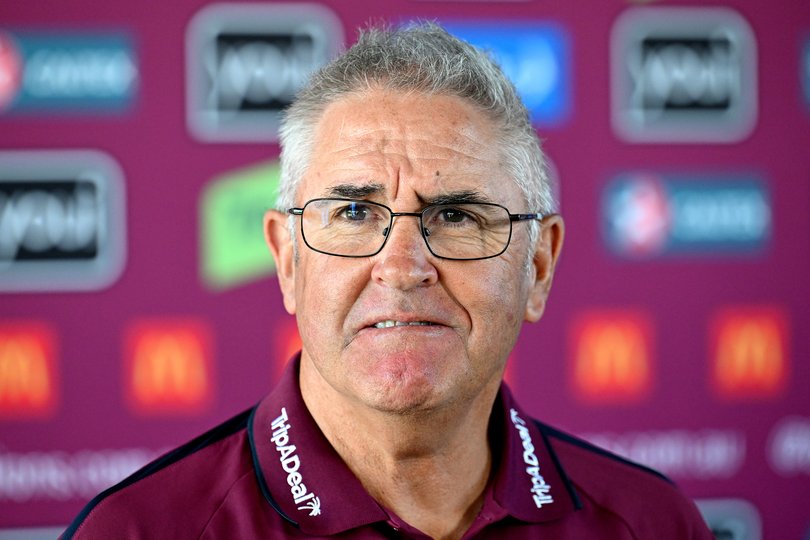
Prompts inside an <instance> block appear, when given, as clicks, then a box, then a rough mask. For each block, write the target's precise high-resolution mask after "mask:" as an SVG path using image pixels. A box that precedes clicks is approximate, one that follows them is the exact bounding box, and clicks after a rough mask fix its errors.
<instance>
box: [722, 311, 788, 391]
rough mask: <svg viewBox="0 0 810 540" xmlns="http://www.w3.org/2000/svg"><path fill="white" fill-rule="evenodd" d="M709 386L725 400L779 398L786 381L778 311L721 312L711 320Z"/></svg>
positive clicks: (784, 329) (784, 326)
mask: <svg viewBox="0 0 810 540" xmlns="http://www.w3.org/2000/svg"><path fill="white" fill-rule="evenodd" d="M711 328H712V336H713V339H712V349H713V350H712V356H711V357H712V359H713V363H712V383H713V386H714V389H715V392H716V393H717V395H719V396H720V397H722V398H725V399H760V398H772V397H775V396H778V395H780V394H781V393H782V392H783V391H784V388H785V384H786V383H787V379H788V357H789V356H788V323H787V316H786V315H785V313H784V312H783V311H782V310H780V309H778V308H768V307H763V308H738V309H725V310H722V311H720V312H718V313H717V314H716V316H715V317H714V319H713V321H712V327H711Z"/></svg>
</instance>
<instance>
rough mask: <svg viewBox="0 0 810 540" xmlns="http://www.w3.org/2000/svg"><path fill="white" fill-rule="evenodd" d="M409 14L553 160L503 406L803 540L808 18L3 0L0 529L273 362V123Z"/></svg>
mask: <svg viewBox="0 0 810 540" xmlns="http://www.w3.org/2000/svg"><path fill="white" fill-rule="evenodd" d="M412 18H428V19H436V20H438V21H440V22H441V23H443V24H445V25H446V26H447V28H448V29H450V30H451V31H452V32H453V33H455V34H457V35H459V36H461V37H463V38H465V39H467V40H470V41H471V42H473V43H475V44H476V45H479V46H481V47H484V48H486V49H488V50H489V51H491V53H492V54H493V55H494V56H495V58H497V60H498V61H499V62H500V63H501V65H502V66H503V68H504V70H505V71H506V73H507V74H508V76H509V77H511V78H512V80H513V81H514V82H515V84H516V86H517V88H518V91H519V92H520V93H521V94H522V96H523V98H524V100H525V102H526V104H527V106H528V108H529V110H530V113H531V116H532V121H533V122H534V124H535V126H536V127H537V130H538V132H539V133H540V135H541V137H542V139H543V141H544V146H545V149H546V151H547V153H548V155H549V157H550V159H551V167H552V171H553V175H554V178H555V182H557V187H556V189H557V193H558V196H559V198H560V200H561V203H562V213H563V215H564V217H565V220H566V224H567V234H566V245H565V249H564V252H563V255H562V261H561V263H560V266H559V270H558V274H557V276H556V279H555V284H554V289H553V291H552V294H551V298H550V303H549V307H548V310H547V313H546V315H545V317H544V318H543V320H542V321H541V322H540V323H539V324H536V325H527V326H526V327H525V328H524V330H523V333H522V335H521V337H520V340H519V342H518V345H517V348H516V349H515V351H514V353H513V354H512V357H511V359H510V362H509V367H508V371H507V375H506V377H507V380H508V381H509V382H510V384H511V385H512V387H513V389H514V391H515V393H516V394H517V396H518V397H519V398H520V400H521V401H522V402H523V403H524V404H525V406H526V407H527V409H528V410H529V411H531V413H533V414H534V415H536V416H538V417H540V418H543V419H544V420H546V421H548V422H550V423H553V424H556V425H558V426H560V427H562V428H563V429H566V430H569V431H571V432H573V433H575V434H577V435H580V436H582V437H585V438H586V439H589V440H591V441H594V442H596V443H598V444H601V445H604V446H605V447H607V448H608V449H611V450H613V451H615V452H617V453H619V454H621V455H624V456H627V457H629V458H631V459H634V460H638V461H640V462H642V463H645V464H648V465H650V466H652V467H655V468H657V469H659V470H661V471H662V472H664V473H666V474H667V475H669V476H670V477H671V478H672V479H674V480H675V481H676V482H677V483H678V484H679V485H680V486H682V488H683V490H684V491H685V492H686V493H687V494H688V495H689V496H691V497H693V498H695V499H697V500H698V501H699V503H700V507H701V510H702V511H703V513H704V515H705V517H706V519H707V520H708V521H709V523H710V524H711V526H712V528H713V529H714V531H715V533H716V535H717V537H718V538H723V539H733V540H738V539H757V538H768V539H779V540H782V539H806V538H810V398H808V390H807V389H808V387H810V363H808V358H807V355H808V351H810V346H808V345H809V343H808V341H809V340H810V333H808V332H806V331H803V330H802V329H803V328H807V327H808V325H810V309H808V308H807V304H808V300H810V295H808V285H807V284H806V280H807V278H808V275H810V234H808V230H810V211H808V210H810V4H808V2H807V1H806V0H782V1H775V2H762V1H757V0H727V1H718V2H717V3H715V4H711V5H707V4H705V3H703V2H688V1H684V2H677V3H675V2H654V1H651V2H641V1H639V2H628V1H622V0H579V1H576V2H571V1H567V0H526V1H512V2H497V1H484V0H481V1H453V2H451V1H415V0H388V1H386V2H376V3H371V2H340V1H338V0H324V1H322V2H313V3H297V2H288V3H279V2H251V3H239V2H234V3H231V2H229V3H206V2H203V1H201V0H176V1H174V2H160V3H159V2H129V1H125V0H109V1H107V2H95V1H92V0H72V1H71V2H59V1H55V0H39V1H37V2H15V1H7V2H3V3H2V4H0V529H4V530H5V533H4V534H6V535H11V534H18V535H21V536H22V537H29V538H30V537H34V536H36V535H37V534H42V535H46V536H47V535H53V534H54V533H55V532H58V531H59V530H61V528H63V527H64V526H65V525H66V524H67V523H68V522H69V521H70V519H71V518H72V516H73V515H75V514H76V513H77V512H78V511H79V509H80V508H81V507H82V505H83V504H84V503H85V502H87V501H88V500H89V498H90V497H91V496H93V495H94V494H95V493H97V492H99V491H100V490H102V489H104V488H105V487H107V486H109V485H110V484H112V483H114V482H116V481H118V480H119V479H121V478H122V477H124V476H125V475H127V474H128V473H130V472H132V471H133V470H134V469H135V468H137V467H139V466H140V465H142V464H144V463H146V462H147V461H148V460H150V459H152V458H154V457H155V456H157V455H159V454H160V453H161V452H164V451H166V450H167V449H169V448H171V447H173V446H175V445H178V444H180V443H182V442H184V441H186V440H188V439H189V438H191V437H192V436H194V435H195V434H198V433H200V432H201V431H203V430H204V429H206V428H208V427H210V426H213V425H214V424H216V423H219V422H220V421H222V420H224V419H226V418H228V417H230V416H231V415H233V414H235V413H237V412H239V411H241V410H243V409H245V408H247V407H249V406H251V405H252V404H254V403H255V402H257V401H258V400H259V399H260V398H261V397H262V396H263V395H264V394H265V392H267V391H268V389H270V388H271V387H272V385H273V383H274V381H275V380H277V378H278V377H279V373H280V371H281V370H282V367H283V365H284V364H285V362H286V361H287V359H288V358H289V357H290V355H291V354H293V353H294V352H295V351H296V350H297V349H298V347H299V339H298V336H297V333H296V328H295V324H294V320H293V319H292V318H291V317H290V316H288V315H287V314H286V313H285V312H284V310H283V307H282V303H281V298H280V294H279V291H278V285H277V282H276V279H275V277H274V272H273V262H272V260H271V258H270V256H269V254H268V253H267V251H266V249H265V247H264V245H263V241H262V230H261V217H262V214H263V212H264V211H265V210H266V209H267V208H268V207H271V206H272V205H273V204H274V200H275V196H276V186H277V183H278V161H277V160H278V151H279V150H278V144H277V126H278V121H279V114H280V111H281V110H282V109H283V108H284V107H285V106H286V105H287V104H288V103H289V102H290V100H291V99H292V97H293V95H294V94H295V92H296V90H297V89H298V88H299V87H300V86H301V84H302V82H303V81H304V80H305V78H306V77H307V74H309V73H310V72H311V71H312V70H314V69H317V68H318V66H320V65H322V64H323V63H324V62H326V61H327V60H328V59H329V58H330V57H332V56H333V55H335V54H336V53H337V52H338V51H340V50H341V49H342V48H344V47H345V46H346V45H347V44H350V43H352V42H353V41H354V40H355V39H356V28H357V27H358V26H360V25H362V24H364V23H366V22H367V21H369V20H372V19H373V20H387V21H390V22H391V23H392V24H402V23H403V22H404V21H406V20H408V19H412ZM527 210H531V209H527ZM19 529H24V530H22V531H20V530H19ZM12 531H13V532H12ZM9 537H10V536H9Z"/></svg>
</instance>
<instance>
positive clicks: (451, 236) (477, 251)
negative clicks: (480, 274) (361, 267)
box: [301, 199, 512, 259]
mask: <svg viewBox="0 0 810 540" xmlns="http://www.w3.org/2000/svg"><path fill="white" fill-rule="evenodd" d="M397 217H402V216H397ZM301 218H302V219H301V227H302V232H303V235H304V241H305V242H306V243H307V245H308V246H309V247H311V248H312V249H314V250H316V251H320V252H323V253H328V254H331V255H341V256H348V257H365V256H370V255H374V254H376V253H377V252H378V251H380V249H382V247H383V245H384V244H385V241H386V238H387V236H388V234H389V232H390V228H391V226H392V224H393V216H392V213H391V210H389V209H388V208H387V207H385V206H383V205H380V204H377V203H372V202H368V201H353V200H342V199H314V200H311V201H309V202H308V203H307V204H306V205H305V206H304V210H303V214H302V216H301ZM421 225H422V233H423V234H422V236H423V237H424V239H425V241H426V242H427V245H428V248H429V249H430V251H431V252H432V253H433V254H434V255H436V256H438V257H445V258H450V259H480V258H486V257H494V256H496V255H499V254H500V253H502V252H503V251H504V250H505V249H506V246H507V245H508V244H509V238H510V236H511V230H512V225H511V220H510V219H509V211H508V210H507V209H506V208H504V207H502V206H499V205H496V204H487V203H459V204H440V205H431V206H428V207H426V208H425V209H424V210H423V211H422V212H421Z"/></svg>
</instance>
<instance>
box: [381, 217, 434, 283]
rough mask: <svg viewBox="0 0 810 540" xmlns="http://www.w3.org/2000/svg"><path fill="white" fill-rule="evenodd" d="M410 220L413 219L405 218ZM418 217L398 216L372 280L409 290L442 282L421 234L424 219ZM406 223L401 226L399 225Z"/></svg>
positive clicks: (389, 232)
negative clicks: (421, 224)
mask: <svg viewBox="0 0 810 540" xmlns="http://www.w3.org/2000/svg"><path fill="white" fill-rule="evenodd" d="M403 217H407V218H409V219H404V220H403V219H402V218H403ZM413 217H414V216H397V217H396V218H394V223H392V225H391V230H390V231H388V239H387V240H386V242H385V246H384V247H383V249H382V251H380V253H378V254H377V255H376V256H375V258H376V259H377V260H376V261H375V263H374V267H373V269H372V274H371V275H372V279H374V281H376V282H377V283H379V284H381V285H384V286H386V287H391V288H395V289H399V290H403V291H405V290H409V289H413V288H416V287H425V286H429V285H432V284H434V283H436V282H437V281H438V278H439V275H438V271H437V270H436V267H435V266H434V265H433V262H432V259H433V255H431V253H430V251H428V248H427V244H425V240H424V238H422V235H421V234H420V232H419V226H420V225H419V224H420V220H419V218H418V217H416V218H415V219H413ZM399 221H403V222H402V223H400V224H399V226H395V225H396V224H397V222H399Z"/></svg>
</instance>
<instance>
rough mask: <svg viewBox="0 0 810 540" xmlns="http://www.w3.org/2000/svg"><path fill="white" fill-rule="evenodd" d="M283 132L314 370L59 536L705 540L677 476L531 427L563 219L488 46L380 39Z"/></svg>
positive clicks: (280, 226) (272, 227) (291, 224)
mask: <svg viewBox="0 0 810 540" xmlns="http://www.w3.org/2000/svg"><path fill="white" fill-rule="evenodd" d="M281 134H282V138H281V144H282V157H281V161H282V189H281V195H280V200H279V210H277V211H276V210H274V211H270V212H268V213H267V215H266V216H265V224H264V225H265V233H266V239H267V243H268V245H269V247H270V249H271V251H272V252H273V256H274V257H275V260H276V264H277V271H278V277H279V283H280V285H281V290H282V293H283V297H284V305H285V307H286V309H287V311H289V312H290V313H291V314H294V315H295V316H296V318H297V321H298V328H299V332H300V335H301V339H302V343H303V349H302V351H301V353H300V356H299V357H297V358H296V359H294V360H293V361H292V362H291V363H290V366H289V367H288V369H287V372H286V374H285V375H284V377H283V379H282V381H281V382H280V384H279V386H278V387H277V388H276V389H275V390H274V391H273V392H272V393H271V394H270V395H269V396H268V397H266V398H265V399H264V400H263V401H262V402H261V403H260V404H259V405H258V406H257V407H256V408H254V409H252V410H251V411H248V412H247V413H244V414H242V415H240V416H238V417H236V418H235V419H233V420H231V421H229V422H227V423H226V424H223V425H222V426H220V427H218V428H216V429H215V430H213V431H211V432H209V433H207V434H206V435H203V436H202V437H200V438H199V439H197V440H195V441H192V442H191V443H189V444H188V445H186V446H184V447H181V448H180V449H178V450H175V451H174V452H172V453H170V454H168V455H167V456H164V457H163V458H161V459H159V460H158V461H157V462H155V463H153V464H151V465H149V466H147V467H146V468H145V469H144V470H142V471H140V472H138V473H136V474H135V475H134V476H132V477H130V478H129V479H127V480H125V481H124V482H123V483H122V484H121V485H119V486H116V487H114V488H112V489H111V490H109V491H108V492H106V493H105V494H102V496H100V497H99V498H97V499H96V500H94V501H93V502H91V503H90V505H88V507H87V508H86V509H85V511H84V512H83V513H82V514H81V515H80V517H79V518H77V521H76V522H75V523H74V524H73V525H72V526H71V528H70V529H69V530H68V531H67V534H66V537H72V536H75V537H81V538H94V537H100V538H101V537H104V538H106V537H109V536H126V537H130V536H131V537H149V538H155V537H165V538H185V537H189V538H215V537H228V538H230V537H237V538H259V537H267V538H300V537H304V536H318V537H327V536H332V535H335V536H339V537H341V538H368V537H397V536H403V537H409V538H420V537H432V538H462V537H465V538H466V537H480V538H577V539H581V538H605V539H608V538H610V539H614V538H655V539H661V538H672V539H679V540H680V539H691V538H695V539H698V538H699V539H709V538H711V535H710V533H709V532H708V530H707V529H706V527H705V525H704V524H703V522H702V520H701V518H700V515H699V514H698V512H697V510H696V509H695V507H694V505H693V504H692V503H691V502H690V501H689V500H688V499H686V498H685V497H683V496H682V495H681V494H680V493H679V492H678V491H677V489H676V488H674V487H673V486H672V485H671V484H670V483H668V482H667V481H666V480H665V479H664V478H662V477H660V476H658V475H656V474H655V473H653V472H651V471H648V470H646V469H643V468H641V467H638V466H635V465H633V464H630V463H628V462H625V461H623V460H621V459H619V458H616V457H613V456H610V455H608V454H606V453H605V452H602V451H600V450H597V449H595V448H593V447H591V446H590V445H587V444H586V443H584V442H581V441H578V440H575V439H573V438H572V437H569V436H567V435H565V434H562V433H560V432H558V431H556V430H554V429H552V428H550V427H548V426H545V425H543V424H540V423H537V422H535V421H533V420H532V419H531V418H530V417H529V416H528V415H527V414H526V413H525V412H524V411H523V410H521V409H520V407H519V405H517V404H516V403H515V401H514V399H513V398H512V396H511V394H510V393H509V390H508V389H507V388H506V386H504V385H503V384H502V382H501V379H502V375H503V372H504V368H505V363H506V359H507V357H508V356H509V353H510V351H511V350H512V347H513V346H514V344H515V341H516V339H517V337H518V333H519V330H520V326H521V324H522V322H523V321H524V320H525V321H529V322H535V321H537V320H539V319H540V317H541V316H542V314H543V310H544V308H545V303H546V299H547V297H548V293H549V289H550V287H551V282H552V276H553V274H554V268H555V264H556V262H557V260H558V257H559V254H560V249H561V246H562V241H563V222H562V219H561V218H560V217H559V216H558V215H557V214H555V213H554V202H553V200H552V197H551V195H550V189H549V185H548V179H547V177H546V173H545V168H544V162H543V155H542V152H541V151H540V148H539V145H538V142H537V138H536V135H535V132H534V130H533V128H532V127H531V124H530V123H529V120H528V115H527V112H526V110H525V108H524V107H523V105H522V104H521V102H520V100H519V99H518V97H517V96H516V94H515V90H514V88H513V86H512V85H511V84H510V83H508V82H507V81H506V79H505V78H504V76H503V74H502V73H501V72H500V70H499V69H498V68H497V67H495V66H494V65H493V64H492V62H491V61H490V60H489V59H488V58H487V57H486V56H485V55H483V54H482V53H480V52H477V51H476V50H475V49H473V48H472V47H470V46H468V45H467V44H464V43H462V42H460V41H458V40H456V39H454V38H452V37H451V36H449V35H448V34H446V33H445V32H444V31H443V30H441V29H440V28H438V27H436V26H433V25H423V26H421V27H414V28H410V29H405V30H395V31H387V30H369V31H367V32H365V33H364V34H363V35H362V36H361V38H360V40H359V43H358V44H357V45H355V46H354V47H353V48H352V49H350V50H349V51H348V52H347V53H346V54H344V55H343V56H342V57H341V58H339V59H337V60H336V61H335V62H333V63H332V64H331V65H329V66H327V67H326V68H325V69H324V70H322V71H321V72H319V73H318V74H316V75H315V76H314V77H313V79H312V81H311V82H310V83H309V85H308V86H307V87H306V89H305V90H304V91H303V92H302V93H301V94H300V96H299V97H298V99H297V101H296V102H295V104H294V105H293V106H292V107H291V108H290V110H289V111H288V115H287V117H286V119H285V122H284V124H283V127H282V132H281Z"/></svg>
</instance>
